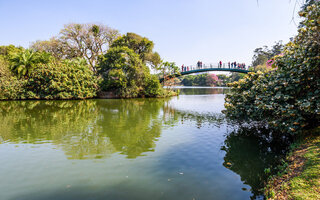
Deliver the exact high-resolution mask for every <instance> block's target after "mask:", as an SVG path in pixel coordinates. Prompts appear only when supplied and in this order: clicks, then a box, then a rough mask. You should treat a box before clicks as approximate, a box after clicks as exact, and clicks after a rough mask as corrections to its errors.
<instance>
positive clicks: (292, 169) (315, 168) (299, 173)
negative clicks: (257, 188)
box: [264, 127, 320, 200]
mask: <svg viewBox="0 0 320 200" xmlns="http://www.w3.org/2000/svg"><path fill="white" fill-rule="evenodd" d="M309 134H312V135H311V136H308V137H306V138H304V139H300V140H299V139H298V140H297V141H296V142H295V143H293V144H292V145H291V148H292V149H291V151H290V152H289V153H288V155H287V157H286V159H285V161H284V162H283V165H282V166H279V169H280V171H279V172H278V174H276V175H274V176H272V177H271V178H269V180H268V181H267V184H266V186H265V187H264V191H265V192H264V193H265V196H266V198H267V199H270V200H272V199H277V200H280V199H320V171H319V167H320V127H318V128H316V129H314V130H311V131H310V132H309Z"/></svg>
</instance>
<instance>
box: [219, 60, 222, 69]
mask: <svg viewBox="0 0 320 200" xmlns="http://www.w3.org/2000/svg"><path fill="white" fill-rule="evenodd" d="M221 67H222V61H221V60H220V62H219V68H221Z"/></svg>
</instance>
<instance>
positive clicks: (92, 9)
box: [0, 0, 299, 65]
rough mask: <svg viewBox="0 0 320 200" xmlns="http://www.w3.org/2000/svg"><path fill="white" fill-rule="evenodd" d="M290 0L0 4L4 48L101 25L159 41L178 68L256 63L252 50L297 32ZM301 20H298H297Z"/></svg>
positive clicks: (12, 0)
mask: <svg viewBox="0 0 320 200" xmlns="http://www.w3.org/2000/svg"><path fill="white" fill-rule="evenodd" d="M294 3H295V1H290V0H259V5H257V1H256V0H112V1H111V0H104V1H103V0H86V1H85V0H55V1H49V0H28V1H22V0H21V1H18V0H0V27H1V31H0V45H8V44H14V45H20V46H23V47H28V46H29V44H30V43H31V42H33V41H36V40H46V39H49V38H50V37H52V36H55V35H57V34H58V33H59V31H60V30H61V28H63V25H64V24H67V23H102V24H106V25H108V26H110V27H113V28H116V29H118V30H119V31H120V32H121V33H126V32H135V33H137V34H140V35H142V36H145V37H148V38H149V39H151V40H152V41H154V43H155V50H156V51H158V52H159V53H160V55H161V56H162V58H163V59H164V60H166V61H173V62H176V63H177V64H178V65H182V64H187V65H190V64H195V63H196V62H197V61H198V60H201V61H203V63H217V62H218V61H219V60H222V61H223V62H228V61H238V62H246V63H248V64H249V63H251V58H252V55H253V50H254V49H255V48H257V47H261V46H263V45H272V44H274V42H275V41H278V40H283V41H285V42H287V41H288V40H289V38H290V37H293V36H294V35H295V34H296V31H297V27H296V25H295V24H294V23H292V22H291V18H292V17H293V16H296V13H294V14H293V11H294ZM295 20H296V21H298V20H299V19H298V17H296V19H295Z"/></svg>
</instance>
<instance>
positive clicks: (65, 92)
mask: <svg viewBox="0 0 320 200" xmlns="http://www.w3.org/2000/svg"><path fill="white" fill-rule="evenodd" d="M97 88H98V80H97V77H96V76H94V75H93V72H92V71H91V70H90V69H89V66H87V65H86V64H84V62H79V60H65V61H63V62H59V61H55V62H51V63H48V64H42V65H40V66H39V67H38V68H36V69H35V70H34V71H33V72H32V73H31V75H30V78H29V80H28V83H27V84H26V86H25V89H26V93H27V95H28V98H32V99H85V98H92V97H95V96H96V92H97Z"/></svg>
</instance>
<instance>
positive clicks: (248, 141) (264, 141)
mask: <svg viewBox="0 0 320 200" xmlns="http://www.w3.org/2000/svg"><path fill="white" fill-rule="evenodd" d="M291 139H292V138H291V137H290V136H286V137H283V136H282V135H280V134H277V133H273V132H272V131H271V130H269V129H267V128H265V127H263V128H257V127H255V126H254V127H241V128H239V129H238V130H237V131H234V132H232V133H230V134H229V135H227V137H226V140H225V142H224V145H223V146H222V147H221V150H223V151H225V152H226V155H225V157H224V163H223V165H224V166H225V167H226V168H229V169H230V170H232V171H233V172H235V173H237V174H239V175H240V177H241V180H242V181H243V182H244V183H245V184H247V185H249V186H251V190H252V193H253V196H252V197H251V199H255V198H256V197H258V196H259V195H262V194H263V192H262V191H261V188H263V186H264V182H265V181H266V179H267V177H268V176H269V175H270V174H268V173H266V172H265V169H266V168H270V169H271V172H273V173H274V172H276V169H275V168H276V166H277V165H279V164H280V162H281V158H283V156H284V155H285V153H286V152H287V150H288V146H289V144H290V140H291Z"/></svg>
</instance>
